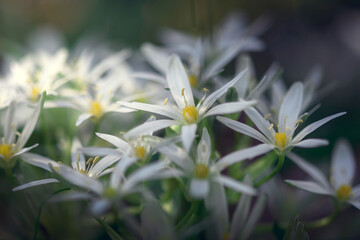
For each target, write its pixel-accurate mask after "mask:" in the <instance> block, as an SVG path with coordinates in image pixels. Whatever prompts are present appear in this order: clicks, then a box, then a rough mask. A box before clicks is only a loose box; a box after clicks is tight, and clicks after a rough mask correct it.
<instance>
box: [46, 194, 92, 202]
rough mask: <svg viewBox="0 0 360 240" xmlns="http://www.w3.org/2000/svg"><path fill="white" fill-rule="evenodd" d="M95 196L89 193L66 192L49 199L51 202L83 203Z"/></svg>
mask: <svg viewBox="0 0 360 240" xmlns="http://www.w3.org/2000/svg"><path fill="white" fill-rule="evenodd" d="M92 197H93V196H92V195H91V194H90V193H87V192H66V193H62V194H61V193H59V194H56V195H55V196H53V197H51V199H49V202H52V203H55V202H66V201H81V200H87V199H91V198H92Z"/></svg>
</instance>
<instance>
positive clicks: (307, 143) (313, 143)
mask: <svg viewBox="0 0 360 240" xmlns="http://www.w3.org/2000/svg"><path fill="white" fill-rule="evenodd" d="M326 145H329V141H328V140H326V139H317V138H310V139H306V140H303V141H300V142H298V143H296V144H294V145H293V146H295V147H301V148H316V147H322V146H326Z"/></svg>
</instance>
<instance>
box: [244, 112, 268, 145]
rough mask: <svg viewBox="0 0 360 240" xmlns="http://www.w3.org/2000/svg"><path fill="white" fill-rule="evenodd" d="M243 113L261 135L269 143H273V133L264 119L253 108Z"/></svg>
mask: <svg viewBox="0 0 360 240" xmlns="http://www.w3.org/2000/svg"><path fill="white" fill-rule="evenodd" d="M244 111H245V113H246V115H247V116H248V117H249V118H250V119H251V121H252V122H253V123H254V124H255V126H256V127H257V128H258V129H259V130H260V132H262V134H264V135H265V137H266V138H267V139H268V140H269V141H270V142H272V141H274V140H273V139H274V137H273V135H275V131H274V129H273V128H271V125H270V123H269V122H268V121H266V120H265V118H264V117H263V116H261V114H260V113H259V112H258V111H256V110H255V108H253V107H251V108H247V109H245V110H244Z"/></svg>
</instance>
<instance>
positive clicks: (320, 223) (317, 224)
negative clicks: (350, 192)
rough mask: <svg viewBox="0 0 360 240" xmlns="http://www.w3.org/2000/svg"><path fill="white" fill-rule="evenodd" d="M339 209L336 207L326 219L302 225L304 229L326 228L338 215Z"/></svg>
mask: <svg viewBox="0 0 360 240" xmlns="http://www.w3.org/2000/svg"><path fill="white" fill-rule="evenodd" d="M339 212H340V209H339V207H338V206H337V205H336V206H335V210H334V211H333V212H332V213H331V214H330V215H329V216H326V217H323V218H320V219H317V220H315V221H311V222H307V223H304V224H305V227H306V228H309V229H313V228H322V227H325V226H327V225H328V224H329V223H331V222H332V221H334V220H335V218H336V217H337V216H338V215H339Z"/></svg>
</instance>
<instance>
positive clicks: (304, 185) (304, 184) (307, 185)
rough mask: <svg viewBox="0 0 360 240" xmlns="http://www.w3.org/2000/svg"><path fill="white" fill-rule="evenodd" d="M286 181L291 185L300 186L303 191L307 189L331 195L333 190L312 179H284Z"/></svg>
mask: <svg viewBox="0 0 360 240" xmlns="http://www.w3.org/2000/svg"><path fill="white" fill-rule="evenodd" d="M285 182H286V183H288V184H290V185H293V186H295V187H297V188H301V189H303V190H305V191H309V192H312V193H317V194H324V195H333V192H332V191H331V190H330V189H328V188H325V187H323V186H321V185H319V184H318V183H316V182H312V181H297V180H285Z"/></svg>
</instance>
